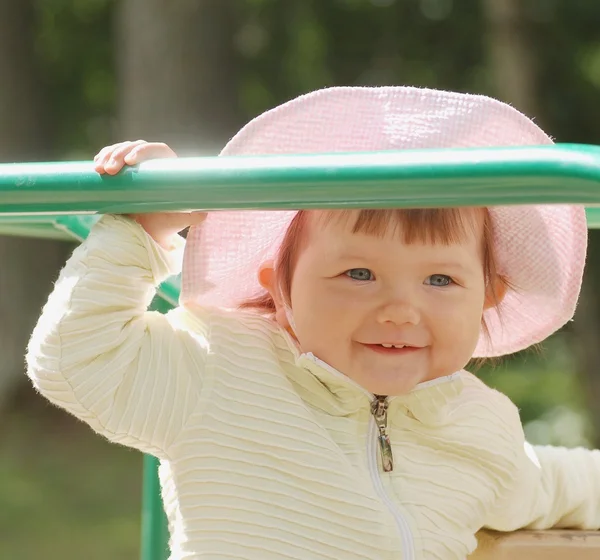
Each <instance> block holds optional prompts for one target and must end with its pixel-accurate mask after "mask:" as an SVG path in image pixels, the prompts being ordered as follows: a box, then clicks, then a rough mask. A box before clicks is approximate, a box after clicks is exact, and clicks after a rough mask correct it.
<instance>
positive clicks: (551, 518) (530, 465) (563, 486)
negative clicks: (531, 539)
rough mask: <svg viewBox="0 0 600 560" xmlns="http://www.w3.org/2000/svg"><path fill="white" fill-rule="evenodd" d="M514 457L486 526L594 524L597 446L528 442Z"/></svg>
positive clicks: (599, 490) (599, 518) (598, 511)
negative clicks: (498, 499)
mask: <svg viewBox="0 0 600 560" xmlns="http://www.w3.org/2000/svg"><path fill="white" fill-rule="evenodd" d="M522 449H523V452H522V453H519V454H517V455H516V457H515V459H516V460H515V461H514V465H513V472H512V476H511V478H510V484H509V486H508V488H507V491H506V492H505V494H504V497H503V499H502V500H501V501H500V502H499V503H498V507H497V508H495V510H494V511H493V512H492V516H491V518H490V519H489V521H488V523H487V524H486V525H487V526H488V527H489V528H491V529H496V530H500V531H513V530H516V529H521V528H527V529H540V530H541V529H551V528H562V529H566V528H570V529H587V530H598V529H600V451H591V450H588V449H582V448H576V449H566V448H562V447H550V446H536V447H534V446H531V445H529V444H526V443H524V446H523V447H522Z"/></svg>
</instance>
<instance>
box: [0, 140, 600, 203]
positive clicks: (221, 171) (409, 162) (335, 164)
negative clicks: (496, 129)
mask: <svg viewBox="0 0 600 560" xmlns="http://www.w3.org/2000/svg"><path fill="white" fill-rule="evenodd" d="M165 185H168V188H165ZM534 202H541V203H561V202H563V203H564V202H567V203H568V202H572V203H575V202H576V203H582V204H590V205H594V204H600V147H597V146H585V145H567V144H564V145H554V146H541V147H526V148H523V147H521V148H494V149H492V148H487V149H456V150H425V151H399V152H369V153H356V154H329V155H299V156H265V157H233V158H182V159H178V160H177V159H175V160H154V161H150V162H146V163H144V164H142V165H140V166H139V167H135V168H126V169H124V170H123V171H122V172H121V173H120V174H118V175H117V176H114V177H111V176H106V175H102V176H100V175H98V174H97V173H95V172H94V171H93V169H92V164H91V163H90V162H79V163H41V164H40V163H38V164H4V165H0V214H3V213H4V214H6V213H9V214H10V213H12V214H16V213H19V214H39V213H84V212H99V213H113V212H119V213H129V212H148V211H160V210H171V211H177V210H187V209H226V208H238V209H242V208H270V209H283V208H317V207H318V208H334V207H340V208H352V207H355V208H358V207H361V208H376V207H392V206H406V207H432V206H465V205H487V206H489V205H495V204H528V203H534Z"/></svg>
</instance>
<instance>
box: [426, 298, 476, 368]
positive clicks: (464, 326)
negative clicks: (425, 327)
mask: <svg viewBox="0 0 600 560" xmlns="http://www.w3.org/2000/svg"><path fill="white" fill-rule="evenodd" d="M483 299H484V294H483V291H482V292H481V293H479V292H475V293H471V294H468V295H466V297H458V298H457V299H456V300H450V299H449V300H446V301H443V300H440V301H437V302H435V304H433V305H432V306H431V308H430V313H429V314H428V315H429V317H430V319H431V321H432V324H433V327H432V330H434V331H435V332H436V333H437V336H436V338H437V339H438V342H442V343H443V345H444V346H445V347H446V349H447V351H448V352H449V353H451V354H464V353H470V352H472V351H473V350H474V349H475V345H476V344H477V340H478V339H479V335H480V332H481V325H482V316H483V303H484V302H483ZM469 358H470V356H469Z"/></svg>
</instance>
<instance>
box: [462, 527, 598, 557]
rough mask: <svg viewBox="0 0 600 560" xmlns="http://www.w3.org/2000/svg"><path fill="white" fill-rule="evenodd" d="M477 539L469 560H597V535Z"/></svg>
mask: <svg viewBox="0 0 600 560" xmlns="http://www.w3.org/2000/svg"><path fill="white" fill-rule="evenodd" d="M477 538H478V540H479V546H478V548H477V550H476V551H475V553H474V554H472V555H471V556H469V560H600V531H564V530H553V531H516V532H514V533H495V532H492V531H482V532H481V533H479V534H478V535H477Z"/></svg>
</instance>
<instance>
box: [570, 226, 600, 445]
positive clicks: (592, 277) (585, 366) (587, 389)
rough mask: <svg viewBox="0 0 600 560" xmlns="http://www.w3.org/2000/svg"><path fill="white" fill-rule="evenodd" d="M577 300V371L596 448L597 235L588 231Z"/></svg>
mask: <svg viewBox="0 0 600 560" xmlns="http://www.w3.org/2000/svg"><path fill="white" fill-rule="evenodd" d="M588 255H589V257H588V261H587V267H586V272H585V277H584V281H583V289H582V293H581V301H580V304H579V307H578V308H577V313H576V315H575V321H574V322H573V325H572V331H573V334H574V337H573V345H574V347H575V351H576V359H577V371H578V374H579V376H580V379H581V384H582V388H583V393H584V395H585V398H586V400H587V404H588V406H587V409H588V412H589V417H590V420H591V424H592V430H593V433H592V434H590V435H591V439H592V443H593V445H594V446H595V447H596V448H600V406H598V403H599V402H600V344H599V341H600V320H599V318H600V297H598V285H599V284H598V283H599V282H600V232H599V231H598V230H595V231H591V232H590V244H589V249H588Z"/></svg>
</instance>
